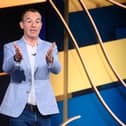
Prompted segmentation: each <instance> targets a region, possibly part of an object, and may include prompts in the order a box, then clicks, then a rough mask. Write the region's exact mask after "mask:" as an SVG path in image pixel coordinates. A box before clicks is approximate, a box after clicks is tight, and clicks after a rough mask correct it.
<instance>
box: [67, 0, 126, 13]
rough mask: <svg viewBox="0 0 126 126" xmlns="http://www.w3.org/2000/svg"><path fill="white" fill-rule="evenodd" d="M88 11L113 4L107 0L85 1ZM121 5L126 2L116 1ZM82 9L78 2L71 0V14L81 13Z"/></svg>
mask: <svg viewBox="0 0 126 126" xmlns="http://www.w3.org/2000/svg"><path fill="white" fill-rule="evenodd" d="M83 1H84V2H85V4H86V6H87V8H88V9H94V8H100V7H105V6H110V5H112V3H110V2H108V1H106V0H83ZM116 1H117V2H119V3H124V2H126V0H116ZM81 10H82V8H81V6H80V4H79V2H78V0H70V1H69V12H75V11H81Z"/></svg>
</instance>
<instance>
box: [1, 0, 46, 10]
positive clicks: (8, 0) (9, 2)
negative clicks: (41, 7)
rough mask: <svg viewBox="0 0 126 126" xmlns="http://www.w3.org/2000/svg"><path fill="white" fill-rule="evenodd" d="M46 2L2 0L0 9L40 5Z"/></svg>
mask: <svg viewBox="0 0 126 126" xmlns="http://www.w3.org/2000/svg"><path fill="white" fill-rule="evenodd" d="M46 1H47V0H0V8H5V7H12V6H19V5H25V4H32V3H40V2H46Z"/></svg>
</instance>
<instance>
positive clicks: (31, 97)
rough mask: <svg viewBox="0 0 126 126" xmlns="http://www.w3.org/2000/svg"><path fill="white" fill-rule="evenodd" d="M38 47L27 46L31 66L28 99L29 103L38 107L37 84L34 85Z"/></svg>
mask: <svg viewBox="0 0 126 126" xmlns="http://www.w3.org/2000/svg"><path fill="white" fill-rule="evenodd" d="M36 49H37V45H36V46H33V47H32V46H31V45H29V44H27V51H28V56H29V61H30V65H31V78H32V79H31V90H30V93H29V97H28V103H29V104H32V105H36V98H35V83H34V65H35V58H36Z"/></svg>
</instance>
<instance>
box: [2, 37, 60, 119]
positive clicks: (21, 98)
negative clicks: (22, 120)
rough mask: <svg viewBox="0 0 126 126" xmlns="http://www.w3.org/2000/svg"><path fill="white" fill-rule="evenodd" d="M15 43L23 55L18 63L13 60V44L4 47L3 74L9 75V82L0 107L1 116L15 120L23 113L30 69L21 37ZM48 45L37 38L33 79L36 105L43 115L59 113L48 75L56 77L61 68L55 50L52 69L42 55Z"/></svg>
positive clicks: (55, 49) (29, 86)
mask: <svg viewBox="0 0 126 126" xmlns="http://www.w3.org/2000/svg"><path fill="white" fill-rule="evenodd" d="M16 44H17V45H18V46H19V47H20V48H21V51H22V54H23V59H22V61H21V62H20V63H16V62H15V61H14V58H13V57H14V55H15V49H14V47H13V42H11V43H9V44H5V45H4V62H3V71H5V72H7V73H9V74H10V83H9V86H8V88H7V91H6V93H5V96H4V98H3V101H2V103H1V105H0V113H1V114H5V115H8V116H11V117H18V116H20V114H21V113H22V112H23V110H24V108H25V105H26V104H27V101H28V95H29V92H30V88H31V68H30V63H29V57H28V53H27V49H26V43H25V42H24V39H23V38H21V39H20V40H18V41H16ZM50 46H51V43H50V42H47V41H44V40H41V39H40V38H39V42H38V46H37V52H36V60H35V66H34V67H35V68H34V78H35V96H36V102H37V106H38V109H39V111H40V113H41V114H42V115H50V114H56V113H58V112H59V110H58V106H57V102H56V99H55V95H54V93H53V89H52V86H51V84H50V72H52V73H54V74H58V73H59V72H60V70H61V65H60V63H59V60H58V52H57V48H56V47H55V48H54V51H53V56H54V61H53V63H52V64H51V66H50V65H48V64H47V62H46V59H45V55H46V53H47V50H48V49H49V48H50Z"/></svg>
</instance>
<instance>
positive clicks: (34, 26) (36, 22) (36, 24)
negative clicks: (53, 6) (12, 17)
mask: <svg viewBox="0 0 126 126" xmlns="http://www.w3.org/2000/svg"><path fill="white" fill-rule="evenodd" d="M20 27H21V29H23V30H24V37H26V38H27V39H36V38H38V36H39V33H40V30H41V27H42V21H41V15H40V14H39V13H38V12H31V11H28V12H26V13H25V15H24V17H23V20H22V21H21V22H20Z"/></svg>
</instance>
